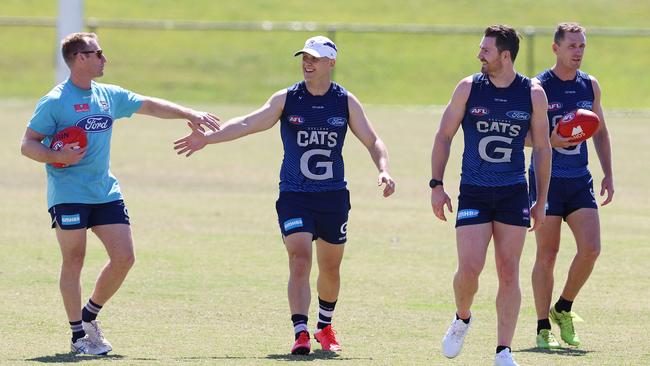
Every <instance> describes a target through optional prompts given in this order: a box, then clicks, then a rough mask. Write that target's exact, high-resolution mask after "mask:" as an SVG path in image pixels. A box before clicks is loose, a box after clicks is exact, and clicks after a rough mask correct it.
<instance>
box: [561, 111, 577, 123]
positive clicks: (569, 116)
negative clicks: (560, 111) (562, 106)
mask: <svg viewBox="0 0 650 366" xmlns="http://www.w3.org/2000/svg"><path fill="white" fill-rule="evenodd" d="M574 118H576V114H575V112H569V113H567V114H565V115H564V117H562V122H569V121H572V120H573V119H574Z"/></svg>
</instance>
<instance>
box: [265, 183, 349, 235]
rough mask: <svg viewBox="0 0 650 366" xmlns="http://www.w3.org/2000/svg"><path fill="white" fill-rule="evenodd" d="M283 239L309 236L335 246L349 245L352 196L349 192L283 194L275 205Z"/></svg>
mask: <svg viewBox="0 0 650 366" xmlns="http://www.w3.org/2000/svg"><path fill="white" fill-rule="evenodd" d="M275 208H276V210H277V212H278V224H279V225H280V231H281V232H282V235H283V236H288V235H291V234H294V233H300V232H307V233H311V234H312V240H316V239H319V238H320V239H322V240H325V241H326V242H328V243H332V244H343V243H345V242H346V241H347V226H348V213H349V211H350V208H351V207H350V193H349V192H348V190H347V189H343V190H338V191H329V192H280V197H279V198H278V200H277V202H276V203H275Z"/></svg>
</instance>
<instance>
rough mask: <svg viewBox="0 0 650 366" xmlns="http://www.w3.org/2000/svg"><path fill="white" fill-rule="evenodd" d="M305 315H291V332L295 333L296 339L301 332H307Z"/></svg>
mask: <svg viewBox="0 0 650 366" xmlns="http://www.w3.org/2000/svg"><path fill="white" fill-rule="evenodd" d="M307 319H308V318H307V315H303V314H293V315H291V321H292V322H293V332H294V333H295V335H296V339H298V336H299V335H300V333H302V332H306V333H309V330H308V329H307Z"/></svg>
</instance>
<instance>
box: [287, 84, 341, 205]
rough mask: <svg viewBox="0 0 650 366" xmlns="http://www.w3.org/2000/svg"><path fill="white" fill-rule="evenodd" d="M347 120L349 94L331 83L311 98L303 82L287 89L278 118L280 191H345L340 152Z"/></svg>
mask: <svg viewBox="0 0 650 366" xmlns="http://www.w3.org/2000/svg"><path fill="white" fill-rule="evenodd" d="M348 118H349V111H348V92H347V90H345V88H343V87H342V86H340V85H338V84H336V83H334V82H332V83H331V85H330V88H329V90H328V91H327V93H325V94H324V95H322V96H315V95H311V94H310V93H309V91H308V90H307V87H306V85H305V82H304V81H301V82H299V83H296V84H294V85H293V86H291V87H289V88H288V89H287V99H286V102H285V104H284V110H283V112H282V116H281V117H280V134H281V135H282V143H283V145H284V159H283V160H282V168H281V169H280V191H281V192H326V191H335V190H340V189H345V188H346V185H347V183H346V181H345V173H344V167H343V155H342V150H343V141H344V140H345V134H346V132H347V129H348Z"/></svg>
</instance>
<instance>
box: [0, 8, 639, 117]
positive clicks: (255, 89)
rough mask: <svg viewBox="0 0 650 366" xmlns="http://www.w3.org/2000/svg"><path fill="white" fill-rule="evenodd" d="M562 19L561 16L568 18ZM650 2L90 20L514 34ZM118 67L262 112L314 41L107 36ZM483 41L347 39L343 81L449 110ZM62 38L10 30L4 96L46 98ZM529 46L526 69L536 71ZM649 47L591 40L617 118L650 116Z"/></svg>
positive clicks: (114, 70) (199, 97)
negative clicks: (635, 112)
mask: <svg viewBox="0 0 650 366" xmlns="http://www.w3.org/2000/svg"><path fill="white" fill-rule="evenodd" d="M558 9H561V10H558ZM649 13H650V3H649V2H647V1H641V0H637V1H630V0H627V1H618V2H617V3H616V5H615V6H614V5H613V4H612V3H611V2H610V1H605V0H598V1H561V0H551V1H545V2H539V1H512V0H510V1H507V0H500V1H487V2H481V4H480V5H477V3H475V2H472V1H467V0H462V1H452V0H445V1H435V2H434V1H428V0H409V1H400V2H395V1H389V0H379V1H369V0H364V1H353V2H350V1H343V0H334V1H328V2H327V3H326V5H325V3H322V2H303V1H297V0H286V1H269V0H266V1H261V0H256V1H209V0H197V1H186V2H181V3H179V2H178V1H171V0H162V1H145V0H139V1H131V0H129V1H127V0H115V1H110V2H106V1H97V0H87V1H85V16H86V17H88V18H98V19H177V20H201V21H262V20H271V21H283V22H286V21H313V22H319V23H355V24H368V23H371V24H411V23H414V24H442V25H451V26H479V27H483V26H486V25H489V24H493V23H499V22H503V23H509V24H512V25H513V26H515V27H518V28H520V30H521V27H523V26H526V25H533V26H543V27H553V26H554V25H555V24H557V23H558V22H560V21H567V20H573V21H580V22H581V23H582V24H584V25H585V26H587V27H588V28H589V27H623V28H634V27H636V28H650V21H648V17H647V14H649ZM56 15H57V8H56V2H55V1H49V0H40V1H37V0H31V1H21V0H5V1H3V5H2V7H1V8H0V16H41V17H56ZM98 33H99V35H100V37H101V38H100V40H101V43H102V47H103V48H104V49H105V50H106V54H107V56H108V58H109V65H108V68H107V70H106V76H105V77H104V79H103V80H104V81H106V82H111V83H116V84H120V85H123V86H125V87H128V88H131V89H133V90H136V91H138V92H140V93H143V94H150V95H156V96H161V97H165V98H170V99H176V100H181V101H192V102H195V103H196V102H201V103H222V104H261V103H263V102H264V101H265V100H266V98H267V97H268V96H269V95H270V94H271V93H273V92H274V91H276V90H278V89H281V88H284V87H286V86H288V85H290V84H292V83H293V82H295V81H296V80H298V79H300V77H301V74H300V69H299V68H300V66H299V61H298V60H297V59H294V58H292V57H291V54H292V53H293V51H295V50H297V49H299V48H300V46H301V45H302V43H303V42H304V39H305V38H307V37H308V36H311V35H313V33H311V32H282V31H278V32H245V31H239V32H236V31H206V32H193V31H155V30H151V31H144V30H142V31H132V30H129V31H127V30H115V29H101V28H100V29H99V30H98ZM480 37H481V34H476V35H417V34H412V35H407V34H368V33H349V32H339V33H337V34H336V42H337V44H338V45H339V48H340V50H341V52H340V57H339V60H338V65H337V71H336V79H337V80H338V81H340V82H341V83H342V84H343V85H344V86H346V87H347V88H348V89H349V90H351V91H352V92H354V93H355V94H357V95H358V96H359V97H360V98H361V99H362V100H363V101H365V102H368V103H374V104H398V105H413V104H419V105H431V104H435V105H440V104H445V103H446V102H447V101H448V99H449V96H450V92H451V90H452V89H453V87H454V85H456V83H457V82H458V80H460V79H461V78H462V77H464V76H466V75H468V74H471V73H474V72H477V71H478V70H479V62H478V61H477V60H476V58H475V55H476V53H477V50H478V49H477V46H478V43H479V42H480ZM55 38H56V32H55V30H54V29H50V28H18V27H3V28H2V30H1V32H0V78H1V79H2V80H3V87H2V89H0V97H27V98H32V99H34V98H38V97H40V96H41V95H43V94H45V93H46V92H47V91H48V90H49V88H50V87H51V83H52V80H53V71H52V65H53V60H54V52H55V51H56V50H55V47H54V43H55ZM527 42H528V40H526V39H524V40H523V41H522V50H521V54H520V56H519V57H518V59H517V68H518V70H519V71H521V72H522V73H525V72H527V70H526V64H527V62H528V60H527V57H528V56H527V54H526V46H527ZM550 43H551V38H550V37H548V36H538V37H537V38H536V39H535V44H534V50H535V56H534V58H535V59H534V64H535V68H534V72H535V73H537V72H539V71H541V70H543V69H544V68H547V67H549V66H551V65H552V64H553V63H554V60H555V59H554V57H553V54H552V53H551V51H550ZM648 54H650V37H634V38H616V37H606V36H589V37H588V49H587V56H586V58H585V61H584V65H583V69H584V70H585V71H587V72H589V73H592V74H594V75H596V76H597V77H598V78H599V80H600V82H601V85H602V87H603V92H604V94H603V96H604V98H603V103H604V105H605V107H607V108H650V79H649V78H648V76H647V72H646V65H647V63H648V62H647V57H646V55H648Z"/></svg>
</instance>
